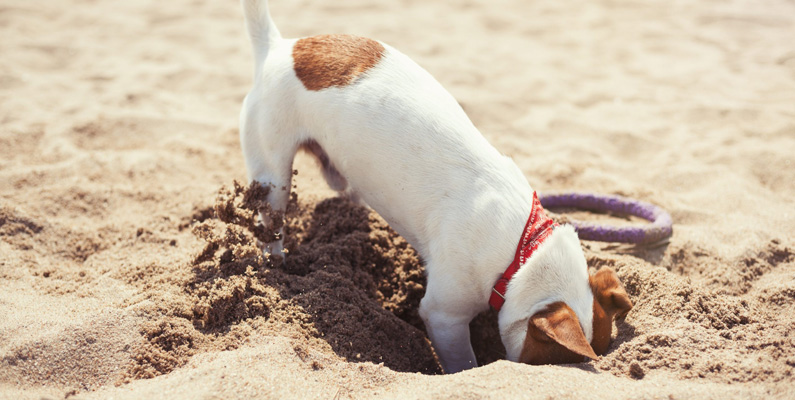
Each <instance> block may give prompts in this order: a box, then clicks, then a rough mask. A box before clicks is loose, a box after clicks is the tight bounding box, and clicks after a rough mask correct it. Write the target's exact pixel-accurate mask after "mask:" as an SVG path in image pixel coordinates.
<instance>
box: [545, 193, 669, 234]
mask: <svg viewBox="0 0 795 400" xmlns="http://www.w3.org/2000/svg"><path fill="white" fill-rule="evenodd" d="M539 200H540V201H541V205H542V206H544V208H555V207H573V208H579V209H585V210H595V211H609V212H615V213H619V214H628V215H634V216H636V217H640V218H643V219H645V220H647V221H650V222H651V223H650V224H646V225H643V226H610V225H601V224H597V223H593V222H585V221H571V222H570V223H571V225H572V226H574V229H576V230H577V235H578V236H579V237H580V239H583V240H595V241H599V242H618V243H632V244H644V245H648V244H656V243H657V242H662V243H665V242H667V240H668V238H670V237H671V235H672V234H673V221H672V219H671V214H668V213H667V212H666V211H665V210H663V209H662V208H660V207H658V206H655V205H654V204H651V203H647V202H645V201H640V200H634V199H630V198H627V197H622V196H615V195H603V194H594V193H561V194H540V193H539Z"/></svg>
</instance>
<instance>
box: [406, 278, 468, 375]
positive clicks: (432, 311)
mask: <svg viewBox="0 0 795 400" xmlns="http://www.w3.org/2000/svg"><path fill="white" fill-rule="evenodd" d="M433 283H435V282H433V281H432V280H431V279H429V282H428V287H427V290H426V295H425V297H424V298H423V299H422V301H421V302H420V310H419V311H420V317H421V318H422V320H423V322H424V323H425V329H426V331H427V332H428V336H429V337H430V339H431V343H432V344H433V348H434V350H435V351H436V355H437V356H439V360H440V361H441V362H442V368H444V371H445V373H448V374H452V373H456V372H459V371H463V370H466V369H470V368H475V367H477V366H478V362H477V359H475V352H474V351H473V350H472V343H471V342H470V338H469V322H470V321H472V318H474V315H475V314H473V313H472V309H471V308H470V307H468V306H467V304H466V303H467V301H466V300H465V299H460V300H461V301H457V300H459V299H456V298H455V297H457V296H444V294H443V293H439V292H438V291H434V289H435V287H437V286H438V285H434V284H433ZM448 284H449V282H448ZM445 286H447V287H450V286H449V285H445Z"/></svg>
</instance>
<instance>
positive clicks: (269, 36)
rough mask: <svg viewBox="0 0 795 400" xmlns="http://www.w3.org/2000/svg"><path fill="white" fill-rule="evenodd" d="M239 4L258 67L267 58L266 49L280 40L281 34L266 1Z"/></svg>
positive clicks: (242, 1)
mask: <svg viewBox="0 0 795 400" xmlns="http://www.w3.org/2000/svg"><path fill="white" fill-rule="evenodd" d="M240 4H241V5H242V6H243V14H244V15H245V17H246V29H247V30H248V35H249V37H250V38H251V47H252V48H253V49H254V61H255V65H259V64H260V63H262V62H263V61H265V58H267V57H268V49H269V48H270V46H271V44H272V43H273V42H274V41H275V40H278V39H279V38H281V34H280V33H279V30H278V29H277V28H276V25H275V24H274V23H273V20H272V19H271V15H270V12H269V11H268V0H240Z"/></svg>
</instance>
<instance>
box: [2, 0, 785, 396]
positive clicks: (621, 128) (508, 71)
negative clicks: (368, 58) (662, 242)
mask: <svg viewBox="0 0 795 400" xmlns="http://www.w3.org/2000/svg"><path fill="white" fill-rule="evenodd" d="M272 2H273V4H272V10H273V14H274V18H275V19H276V21H277V24H278V25H279V27H280V29H281V31H282V32H283V33H284V34H285V35H287V36H292V37H298V36H304V35H309V34H318V33H330V32H343V33H354V34H360V35H365V36H369V37H374V38H378V39H382V40H384V41H386V42H388V43H390V44H392V45H394V46H395V47H397V48H399V49H402V50H403V51H404V52H406V53H407V54H408V55H409V56H411V57H412V58H414V59H415V60H416V61H418V62H419V63H420V64H421V65H423V66H424V67H426V68H427V69H428V70H429V71H430V72H431V73H432V74H434V75H435V76H436V77H437V78H438V79H439V80H440V81H441V82H442V84H443V85H445V87H447V88H448V89H449V90H450V91H451V92H452V93H453V95H454V96H455V97H456V98H457V99H458V100H459V101H460V102H461V104H462V105H463V107H464V108H465V110H466V111H467V112H468V113H469V114H470V116H471V117H472V119H473V121H474V122H475V124H476V125H477V126H479V127H480V128H481V130H482V131H483V133H484V135H486V137H487V138H488V139H489V140H490V141H491V142H492V143H493V144H494V145H495V146H496V147H497V148H498V149H500V150H501V151H503V152H504V153H506V154H508V155H510V156H511V157H513V158H514V160H516V162H517V164H518V165H519V166H520V168H521V169H522V170H523V171H524V172H525V174H526V175H527V176H528V179H529V180H530V182H531V184H533V185H534V187H536V188H537V189H539V190H541V191H564V190H581V191H589V190H590V191H597V192H604V193H613V194H620V195H624V196H629V197H633V198H639V199H642V200H645V201H649V202H653V203H655V204H659V205H660V206H662V207H663V208H665V209H667V210H668V211H670V212H671V214H672V216H673V219H674V223H675V227H674V236H673V238H672V240H671V243H670V244H669V245H667V246H665V247H660V248H654V249H645V248H634V247H631V246H626V245H610V244H600V243H593V242H586V243H584V244H583V246H584V248H585V250H586V256H587V257H588V262H589V266H590V267H591V268H600V267H602V266H611V267H612V268H614V269H615V270H616V271H617V273H618V275H619V277H620V278H621V279H622V281H623V282H624V284H625V286H626V289H627V291H628V293H629V294H630V296H631V298H632V301H633V303H634V304H635V308H634V309H633V310H632V312H630V313H629V315H628V316H627V318H626V320H624V321H622V322H619V323H617V325H616V329H615V330H614V334H615V339H614V342H613V344H612V345H611V347H610V350H609V352H608V353H607V354H606V355H605V356H604V357H602V358H600V359H599V360H597V361H592V362H589V363H583V364H577V365H569V366H542V367H534V366H526V365H519V364H516V363H510V362H507V361H499V360H500V358H502V357H503V355H504V349H503V348H502V346H501V345H500V343H499V335H498V333H497V329H496V325H495V323H496V316H495V315H494V314H493V313H486V314H484V315H482V316H480V317H479V318H477V319H476V320H475V321H474V322H473V323H472V336H473V344H474V346H475V349H476V354H477V356H478V359H479V360H480V362H481V363H482V364H488V365H486V366H485V367H482V368H478V369H475V370H471V371H467V372H464V373H461V374H456V375H450V376H445V375H439V374H438V373H439V366H438V363H437V362H436V360H435V358H434V354H433V351H432V348H431V347H430V345H429V343H428V342H427V339H426V338H425V334H424V331H423V329H424V327H423V325H422V322H421V321H420V320H419V318H418V316H417V306H418V304H419V300H420V298H422V295H423V293H424V285H425V281H424V277H423V275H422V263H421V260H420V259H419V257H418V255H417V254H416V253H415V252H414V251H413V249H412V248H411V247H409V246H408V245H407V243H406V242H405V241H404V240H403V239H402V238H401V237H399V236H398V235H397V234H395V233H394V232H393V231H391V230H390V229H389V227H388V226H387V225H386V224H385V222H384V221H383V220H382V219H381V218H380V217H379V216H378V215H377V214H375V213H373V212H371V211H370V210H368V209H366V208H363V207H360V206H357V205H354V204H352V203H350V202H348V201H347V200H344V199H340V198H335V197H334V194H333V193H331V192H330V191H329V190H328V189H327V188H325V184H324V183H323V182H322V178H320V176H319V173H318V172H317V169H316V167H315V166H314V164H313V162H312V160H311V159H309V158H307V157H304V156H300V157H299V158H298V160H297V161H296V164H295V168H296V169H297V170H298V171H299V173H298V175H297V176H296V177H295V182H296V186H297V187H296V188H295V190H294V196H293V199H292V202H291V206H290V209H289V210H288V212H287V214H286V216H285V218H284V221H285V236H286V238H285V239H286V246H287V248H288V249H289V250H290V254H289V257H287V259H286V261H285V260H281V259H280V258H273V257H270V256H269V255H267V254H262V253H261V251H260V250H259V249H258V247H256V246H254V243H255V242H256V238H259V239H260V240H265V239H267V238H268V237H272V235H273V234H274V231H275V230H274V228H275V227H276V225H274V223H279V221H282V218H281V216H278V215H274V216H273V218H270V220H269V221H267V224H266V225H265V226H257V225H256V224H255V223H254V222H255V218H254V216H255V215H256V211H257V210H258V209H260V208H262V207H263V204H262V203H261V202H259V199H261V197H262V195H263V193H264V192H265V191H267V190H281V188H264V187H253V188H248V187H247V186H246V185H242V184H237V183H234V182H235V180H238V181H243V179H244V177H245V168H244V165H243V160H242V155H241V154H240V150H239V144H238V139H237V113H238V111H239V107H240V103H241V101H242V97H243V95H244V94H245V93H246V91H247V89H248V86H249V85H250V79H251V78H250V75H251V73H250V69H251V59H250V58H251V57H250V54H249V52H250V50H249V45H248V42H247V38H246V35H245V33H244V29H243V23H242V14H241V11H240V9H239V5H238V4H237V3H235V2H205V1H173V2H165V3H164V2H155V1H152V0H143V1H136V2H120V1H109V0H85V1H70V2H50V3H47V4H46V5H42V4H38V3H36V4H34V3H31V2H26V1H21V0H7V1H5V2H4V3H3V4H2V5H0V34H2V36H3V38H4V40H3V41H0V52H1V53H2V54H3V57H2V59H0V105H2V106H0V398H15V399H16V398H36V399H38V398H42V397H44V398H63V397H70V398H72V397H76V398H110V397H113V398H150V397H159V398H197V397H213V396H215V397H222V398H251V397H259V398H262V397H265V398H334V397H337V398H374V397H383V398H417V397H422V398H439V397H442V398H483V397H499V398H527V397H538V398H547V397H554V398H578V399H579V398H595V399H603V398H683V397H684V398H705V399H708V398H715V399H725V398H761V397H765V398H795V389H793V388H795V377H794V376H793V374H794V373H795V372H794V371H795V213H793V204H795V203H793V201H792V199H793V198H795V168H794V166H795V164H794V163H795V160H794V159H793V155H795V113H793V111H792V110H793V109H792V104H795V79H793V78H795V52H793V50H792V46H791V43H792V41H791V38H792V34H793V32H795V7H794V6H793V4H791V3H790V2H786V1H782V0H771V1H763V2H761V3H760V2H759V1H753V2H752V1H734V2H730V3H724V2H719V3H714V4H713V3H708V2H700V3H698V4H690V3H688V4H679V3H676V2H673V3H672V2H666V1H655V2H648V1H644V2H624V3H620V4H618V3H611V2H591V3H587V4H582V3H576V4H575V3H572V2H565V1H564V2H532V3H528V2H522V1H518V0H505V1H502V0H500V1H488V2H487V1H475V2H468V3H467V4H459V5H454V4H448V3H445V2H390V1H382V0H351V1H346V2H343V3H339V2H336V3H333V4H332V3H329V2H322V1H311V2H306V1H301V2H298V1H292V2H288V1H281V0H273V1H272ZM264 211H265V212H266V213H269V211H268V210H267V209H265V210H264ZM558 211H561V212H562V213H561V214H556V218H561V219H565V218H590V219H593V220H598V221H604V222H611V223H616V224H634V223H638V221H637V220H635V219H631V218H625V217H622V216H616V215H610V214H599V215H593V214H588V213H583V212H571V211H570V210H558Z"/></svg>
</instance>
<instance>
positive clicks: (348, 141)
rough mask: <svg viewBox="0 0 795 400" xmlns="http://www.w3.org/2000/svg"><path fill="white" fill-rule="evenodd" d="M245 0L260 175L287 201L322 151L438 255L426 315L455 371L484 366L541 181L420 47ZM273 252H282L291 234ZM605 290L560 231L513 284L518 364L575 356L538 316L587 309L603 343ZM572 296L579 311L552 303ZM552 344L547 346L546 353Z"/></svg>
mask: <svg viewBox="0 0 795 400" xmlns="http://www.w3.org/2000/svg"><path fill="white" fill-rule="evenodd" d="M242 4H243V8H244V11H245V14H246V25H247V27H248V31H249V34H250V36H251V39H252V44H253V47H254V55H255V74H254V75H255V80H254V86H253V88H252V90H251V92H250V93H249V94H248V96H247V97H246V99H245V101H244V104H243V110H242V112H241V130H240V133H241V143H242V147H243V152H244V155H245V158H246V164H247V168H248V173H249V177H250V178H251V179H252V180H256V181H259V182H262V183H266V184H271V185H273V186H274V187H275V188H276V190H273V191H271V194H270V195H269V198H268V201H269V203H270V204H271V206H272V207H273V208H274V209H276V210H284V209H285V207H286V205H287V200H288V197H289V188H290V180H291V177H292V162H293V158H294V156H295V154H296V152H297V151H298V150H299V149H304V150H307V151H309V152H311V153H313V154H314V155H315V156H317V158H318V160H319V161H320V164H321V166H322V168H323V172H324V175H325V177H326V180H327V181H328V183H329V185H330V186H331V187H332V188H333V189H335V190H338V191H341V192H345V193H347V194H348V195H350V196H351V197H353V198H357V199H360V200H362V201H364V202H366V203H367V204H368V205H369V206H370V207H372V208H373V209H374V210H376V211H377V212H378V213H379V214H381V216H382V217H383V218H384V219H385V220H386V221H387V222H388V223H389V225H390V226H391V227H392V228H393V229H395V231H397V232H398V233H399V234H401V235H402V236H403V237H404V238H405V239H406V240H407V241H408V242H409V243H411V245H412V246H414V248H415V249H416V250H417V251H418V253H419V254H420V255H421V256H422V258H423V259H424V260H425V262H426V271H427V278H428V285H427V288H426V295H425V297H424V298H423V299H422V302H421V306H420V315H421V316H422V318H423V320H424V321H425V325H426V328H427V331H428V334H429V336H430V338H431V341H432V343H433V345H434V348H435V349H436V351H437V354H438V355H439V358H440V360H441V362H442V365H443V367H444V369H445V371H446V372H448V373H449V372H456V371H460V370H463V369H467V368H471V367H474V366H476V360H475V356H474V353H473V351H472V347H471V344H470V341H469V322H470V321H471V320H472V318H474V316H475V315H477V314H478V313H479V312H481V311H484V310H486V309H487V308H488V299H489V296H490V294H491V292H492V287H493V286H494V283H495V281H496V280H497V279H498V278H499V277H500V275H501V274H502V273H503V271H505V268H506V266H507V265H508V264H510V263H511V260H512V258H513V256H514V252H515V250H516V245H517V241H518V239H519V237H520V236H521V235H522V228H523V226H524V225H525V222H526V221H527V218H528V215H529V213H530V211H531V204H532V200H533V189H532V188H531V187H530V185H529V184H528V182H527V180H526V179H525V177H524V176H523V174H522V172H521V171H520V170H519V168H518V167H517V166H516V164H514V163H513V161H511V160H510V159H509V158H507V157H505V156H503V155H501V154H500V153H499V152H498V151H497V150H496V149H495V148H494V147H492V146H491V145H490V144H489V143H488V142H487V141H486V139H485V138H484V137H483V136H482V135H481V134H480V132H479V131H478V130H477V129H476V128H475V126H474V125H473V124H472V123H471V122H470V120H469V118H468V117H467V116H466V114H465V113H464V111H463V110H462V109H461V107H460V106H459V105H458V103H457V102H456V100H455V99H454V98H453V97H452V96H451V95H450V94H449V93H448V92H447V91H446V90H444V88H442V86H441V85H440V84H439V83H438V82H437V81H436V80H435V79H434V78H433V77H432V76H431V75H430V74H428V73H427V72H426V71H425V70H424V69H422V68H421V67H420V66H418V65H417V64H416V63H414V62H413V61H411V60H410V59H409V58H408V57H407V56H405V55H403V54H402V53H400V52H398V51H397V50H395V49H393V48H391V47H389V46H388V45H386V44H383V43H380V42H377V41H374V40H370V39H364V38H359V37H354V36H348V35H326V36H316V37H311V38H305V39H300V40H295V39H283V38H281V35H280V34H279V32H278V30H277V29H276V27H275V26H274V24H273V21H272V20H271V18H270V15H269V13H268V9H267V2H266V1H265V0H242ZM279 189H281V190H279ZM266 250H268V251H270V252H272V253H280V252H281V251H282V243H281V241H277V242H273V243H268V244H266ZM613 278H614V275H613ZM593 286H594V283H593V277H591V279H590V280H589V276H588V272H587V265H586V263H585V258H584V256H583V253H582V250H581V248H580V244H579V240H578V238H577V235H576V233H575V232H574V230H573V229H572V228H571V227H568V226H563V227H560V228H557V229H555V230H554V231H553V232H552V234H551V236H550V237H549V238H548V239H547V241H546V242H545V243H544V244H543V245H542V246H541V247H540V248H539V249H538V251H537V252H536V254H535V255H533V257H531V258H530V260H528V261H527V263H526V264H525V265H523V266H522V267H521V269H520V270H519V272H518V273H517V274H516V275H515V276H514V278H513V279H512V280H511V283H510V285H509V286H508V289H507V292H506V293H505V304H504V306H503V309H502V310H501V312H500V315H499V324H500V332H501V335H502V339H503V343H504V344H505V347H506V350H507V357H508V359H511V360H514V361H520V360H521V361H525V362H533V361H534V360H536V361H537V360H547V361H549V360H551V361H552V362H555V361H556V360H561V359H560V358H556V357H555V356H554V354H552V355H550V354H548V353H549V352H554V351H559V349H557V350H545V351H541V350H539V349H541V348H542V347H541V346H532V343H535V342H537V341H538V340H541V341H543V340H544V337H545V334H546V335H547V336H549V335H551V336H552V337H553V339H555V338H554V335H552V333H550V332H547V331H544V332H546V333H542V334H540V335H535V336H533V335H531V333H533V332H532V331H533V329H535V328H534V326H535V325H534V323H533V319H532V318H531V317H534V316H537V315H540V314H539V313H540V312H550V311H555V310H558V309H560V310H563V309H564V308H565V309H567V310H570V311H573V313H574V315H573V318H574V320H576V321H578V323H577V324H573V325H572V326H573V327H575V328H577V329H579V333H578V335H579V336H581V337H582V338H581V339H585V340H587V342H588V343H593V342H594V340H595V339H594V327H595V326H596V325H597V321H595V319H594V313H595V312H596V310H595V305H596V304H597V302H595V301H594V298H595V297H594V293H595V292H593ZM603 286H605V285H603ZM608 286H610V285H608ZM613 286H614V285H613ZM611 287H612V286H611ZM619 287H620V284H619ZM622 291H623V289H622ZM624 295H625V293H624ZM597 297H599V296H597ZM608 297H609V296H608ZM627 301H628V299H627ZM558 303H560V304H563V305H565V307H563V306H560V307H557V306H556V307H552V306H551V305H554V304H558ZM551 307H552V308H554V310H552V308H551ZM607 308H608V307H605V309H607ZM564 311H565V310H564ZM564 311H560V312H558V314H555V315H558V317H557V318H564V317H561V315H563V314H561V312H562V313H564V314H565V313H566V312H568V311H565V312H564ZM621 311H624V309H623V308H620V307H619V308H618V310H617V312H621ZM566 315H568V314H566ZM565 318H568V319H569V320H570V319H572V317H571V316H566V317H565ZM609 318H611V320H612V315H609ZM545 321H546V320H545ZM601 321H602V323H601V326H602V328H601V329H600V333H599V335H601V336H602V337H603V336H604V327H603V326H604V323H603V322H604V317H602V318H601ZM536 325H538V324H536ZM542 325H543V324H542ZM569 328H571V327H569ZM569 328H567V329H569ZM609 328H612V324H610V325H609ZM548 329H552V328H548ZM571 329H573V328H571ZM542 330H543V329H542ZM607 335H608V339H609V335H610V332H609V331H608V332H607ZM531 336H533V338H531ZM536 336H537V337H536ZM579 336H578V337H579ZM539 338H540V339H539ZM564 341H565V340H564ZM580 341H581V340H580ZM608 341H609V340H608ZM554 342H556V343H559V344H561V345H563V347H564V348H566V349H569V350H572V351H574V352H575V353H576V354H580V357H579V358H580V359H579V360H581V359H582V356H583V355H585V356H589V357H595V355H593V351H592V350H591V351H587V350H583V349H580V348H573V347H576V346H574V345H569V344H567V343H563V342H562V341H561V340H558V339H555V340H554ZM586 345H587V343H586ZM528 346H529V347H528ZM530 347H532V348H533V349H534V350H532V351H531V350H528V348H530ZM604 347H605V350H606V345H605V346H604ZM589 348H590V347H589ZM539 351H541V353H544V354H541V356H537V355H536V356H534V355H533V354H535V353H538V352H539ZM564 351H565V350H564ZM533 352H535V353H533ZM542 356H543V357H542ZM539 357H541V358H539ZM544 357H546V358H544ZM550 357H552V358H550Z"/></svg>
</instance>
